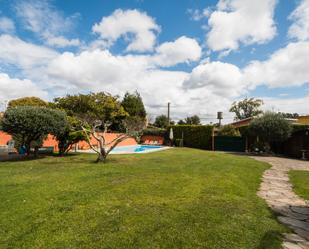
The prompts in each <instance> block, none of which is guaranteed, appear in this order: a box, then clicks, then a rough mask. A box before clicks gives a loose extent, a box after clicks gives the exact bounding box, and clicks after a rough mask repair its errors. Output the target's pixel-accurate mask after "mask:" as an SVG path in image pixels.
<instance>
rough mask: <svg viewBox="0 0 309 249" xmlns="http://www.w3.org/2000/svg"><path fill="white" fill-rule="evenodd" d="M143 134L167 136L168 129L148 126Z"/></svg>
mask: <svg viewBox="0 0 309 249" xmlns="http://www.w3.org/2000/svg"><path fill="white" fill-rule="evenodd" d="M143 135H150V136H161V137H165V136H166V129H162V128H147V129H144V130H143Z"/></svg>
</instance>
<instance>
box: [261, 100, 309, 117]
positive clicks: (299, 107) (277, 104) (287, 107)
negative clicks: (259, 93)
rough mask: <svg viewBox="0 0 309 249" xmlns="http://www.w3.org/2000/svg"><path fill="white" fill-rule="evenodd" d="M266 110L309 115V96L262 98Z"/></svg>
mask: <svg viewBox="0 0 309 249" xmlns="http://www.w3.org/2000/svg"><path fill="white" fill-rule="evenodd" d="M262 99H263V100H264V107H263V108H264V109H265V110H274V111H279V112H288V113H295V112H297V113H299V114H304V115H305V114H306V115H308V114H309V112H308V106H309V95H307V96H305V97H301V98H284V99H282V98H262Z"/></svg>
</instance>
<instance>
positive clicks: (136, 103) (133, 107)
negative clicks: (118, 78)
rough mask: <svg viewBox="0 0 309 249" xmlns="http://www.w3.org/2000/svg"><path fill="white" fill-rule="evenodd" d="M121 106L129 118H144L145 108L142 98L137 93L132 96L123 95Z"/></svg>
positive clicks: (129, 94)
mask: <svg viewBox="0 0 309 249" xmlns="http://www.w3.org/2000/svg"><path fill="white" fill-rule="evenodd" d="M121 105H122V106H123V108H124V110H125V111H126V112H127V113H128V114H129V115H130V116H138V117H141V118H146V110H145V106H144V103H143V100H142V97H141V96H140V94H139V93H138V92H137V91H136V92H135V93H133V94H131V93H129V92H127V93H126V94H125V95H124V98H123V100H122V102H121Z"/></svg>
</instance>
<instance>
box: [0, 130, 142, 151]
mask: <svg viewBox="0 0 309 249" xmlns="http://www.w3.org/2000/svg"><path fill="white" fill-rule="evenodd" d="M117 135H119V134H118V133H106V135H105V139H106V140H107V141H108V142H111V141H112V140H113V139H115V138H116V137H117ZM11 138H12V137H11V135H9V134H7V133H5V132H2V131H0V145H6V144H7V142H8V141H10V140H11ZM91 143H92V144H93V145H97V141H96V140H95V139H94V138H92V139H91ZM136 144H137V142H136V141H135V139H134V138H128V139H126V140H124V141H122V142H121V143H119V144H118V145H119V146H129V145H136ZM51 146H52V147H54V150H55V151H58V143H57V141H56V139H55V138H54V137H53V136H52V135H48V137H47V139H46V140H45V141H44V143H43V147H51ZM78 147H79V149H89V145H88V143H87V142H85V141H80V142H79V143H78Z"/></svg>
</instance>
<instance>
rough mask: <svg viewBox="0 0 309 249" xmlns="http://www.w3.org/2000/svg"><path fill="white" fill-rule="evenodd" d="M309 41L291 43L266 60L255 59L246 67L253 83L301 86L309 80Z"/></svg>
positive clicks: (246, 72)
mask: <svg viewBox="0 0 309 249" xmlns="http://www.w3.org/2000/svg"><path fill="white" fill-rule="evenodd" d="M308 55H309V42H297V43H290V44H288V45H287V46H286V47H284V48H282V49H279V50H277V51H276V52H274V53H273V54H272V55H271V56H270V58H269V59H268V60H266V61H253V62H251V63H250V64H249V65H248V66H247V67H246V68H244V74H245V80H246V81H248V82H249V83H250V84H251V85H258V84H266V85H267V86H270V87H289V86H301V85H303V84H305V83H307V82H309V70H308V65H309V56H308Z"/></svg>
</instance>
